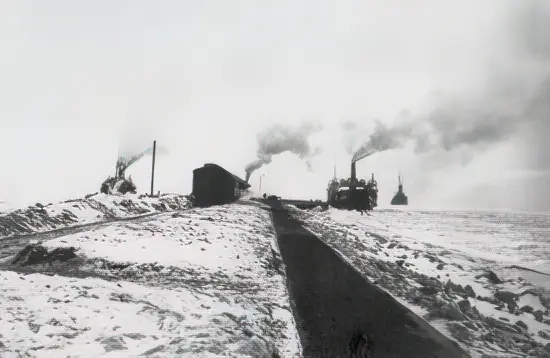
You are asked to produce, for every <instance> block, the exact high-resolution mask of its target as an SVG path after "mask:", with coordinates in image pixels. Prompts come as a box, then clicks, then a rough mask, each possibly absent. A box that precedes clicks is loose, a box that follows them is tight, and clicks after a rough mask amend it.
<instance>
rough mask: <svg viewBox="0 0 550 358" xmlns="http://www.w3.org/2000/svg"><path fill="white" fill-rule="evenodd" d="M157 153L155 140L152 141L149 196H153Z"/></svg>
mask: <svg viewBox="0 0 550 358" xmlns="http://www.w3.org/2000/svg"><path fill="white" fill-rule="evenodd" d="M156 154H157V141H156V140H155V141H153V166H152V168H151V197H152V196H153V188H154V184H155V155H156Z"/></svg>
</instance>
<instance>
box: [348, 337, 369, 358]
mask: <svg viewBox="0 0 550 358" xmlns="http://www.w3.org/2000/svg"><path fill="white" fill-rule="evenodd" d="M349 349H350V358H374V341H373V340H372V338H371V337H370V336H369V335H368V334H367V335H366V336H365V334H364V333H363V332H362V331H361V330H358V331H356V332H355V334H354V335H353V337H352V338H351V341H350V342H349Z"/></svg>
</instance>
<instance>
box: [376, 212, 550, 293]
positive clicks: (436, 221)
mask: <svg viewBox="0 0 550 358" xmlns="http://www.w3.org/2000/svg"><path fill="white" fill-rule="evenodd" d="M372 215H373V217H372V218H373V219H375V220H376V221H377V222H379V223H380V229H382V230H386V231H387V232H388V233H390V234H391V233H397V234H404V235H406V236H408V237H414V238H415V239H416V240H418V241H421V242H424V243H426V244H433V245H437V246H442V247H445V248H446V249H448V250H450V251H453V252H457V253H458V252H461V253H463V254H465V255H467V256H469V257H471V258H474V259H476V260H479V262H480V263H484V264H486V265H487V266H490V267H493V268H494V269H495V270H498V271H499V273H500V274H501V275H503V276H505V277H507V276H509V275H512V276H517V275H519V276H522V277H524V278H526V279H528V280H529V281H531V282H532V283H533V284H536V285H540V286H543V287H545V288H546V289H550V213H528V212H512V211H488V210H418V209H409V208H381V209H379V210H375V211H374V212H373V213H372ZM510 266H517V267H512V268H511V267H510ZM520 267H521V268H525V269H530V270H536V271H540V272H542V273H546V274H548V275H541V274H537V273H534V272H531V271H528V270H522V269H519V268H520Z"/></svg>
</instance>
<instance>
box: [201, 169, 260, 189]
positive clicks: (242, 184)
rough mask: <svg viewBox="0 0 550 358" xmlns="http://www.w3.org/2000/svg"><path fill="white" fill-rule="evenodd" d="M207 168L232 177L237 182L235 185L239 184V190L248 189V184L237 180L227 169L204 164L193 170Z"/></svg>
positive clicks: (239, 179)
mask: <svg viewBox="0 0 550 358" xmlns="http://www.w3.org/2000/svg"><path fill="white" fill-rule="evenodd" d="M208 167H210V168H216V169H217V170H220V171H223V172H225V173H227V174H229V175H231V176H233V178H235V180H236V181H237V183H239V189H241V190H244V189H248V188H250V184H248V183H247V182H246V181H245V180H243V179H241V178H239V177H238V176H236V175H235V174H233V173H231V172H229V171H228V170H227V169H225V168H222V167H221V166H219V165H218V164H214V163H206V164H204V165H203V166H202V167H200V168H197V169H195V170H201V169H203V168H208ZM195 170H193V171H195Z"/></svg>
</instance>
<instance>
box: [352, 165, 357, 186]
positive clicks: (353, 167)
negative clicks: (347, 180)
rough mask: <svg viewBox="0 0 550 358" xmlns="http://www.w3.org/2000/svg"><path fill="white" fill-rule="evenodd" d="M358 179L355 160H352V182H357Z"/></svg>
mask: <svg viewBox="0 0 550 358" xmlns="http://www.w3.org/2000/svg"><path fill="white" fill-rule="evenodd" d="M356 181H357V174H356V170H355V162H354V161H353V160H352V161H351V182H352V184H355V182H356Z"/></svg>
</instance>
